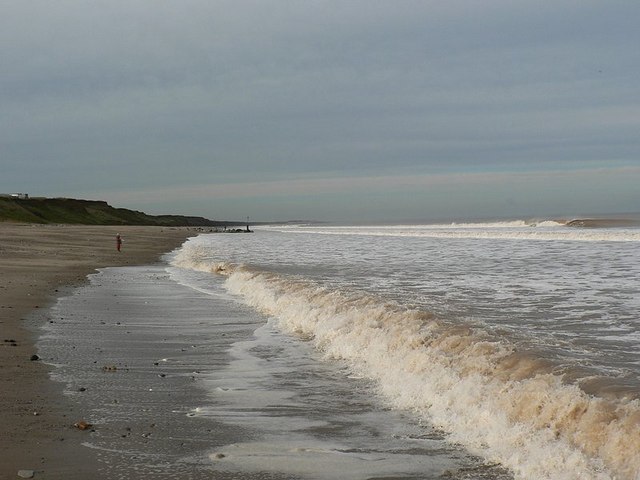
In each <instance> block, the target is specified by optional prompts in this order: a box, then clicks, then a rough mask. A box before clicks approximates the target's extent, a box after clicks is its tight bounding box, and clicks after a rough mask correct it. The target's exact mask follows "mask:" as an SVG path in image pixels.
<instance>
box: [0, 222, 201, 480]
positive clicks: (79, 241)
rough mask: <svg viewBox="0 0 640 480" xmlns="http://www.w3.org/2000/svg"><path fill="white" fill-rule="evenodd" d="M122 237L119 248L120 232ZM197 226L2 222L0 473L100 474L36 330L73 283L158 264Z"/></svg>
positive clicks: (5, 475)
mask: <svg viewBox="0 0 640 480" xmlns="http://www.w3.org/2000/svg"><path fill="white" fill-rule="evenodd" d="M117 233H120V234H121V235H122V238H123V246H122V251H121V252H118V251H117V250H116V234H117ZM196 234H197V231H195V229H187V228H170V227H129V226H126V227H123V226H118V227H116V226H70V225H18V224H8V223H3V224H0V272H1V275H2V282H1V283H0V332H1V333H0V337H1V338H0V392H1V393H0V411H1V412H2V428H1V429H0V478H2V479H4V478H16V475H17V472H18V471H19V470H34V471H36V472H39V474H38V473H37V474H38V476H40V477H41V478H69V479H73V478H87V475H88V474H90V478H97V476H96V475H97V473H96V468H95V465H94V464H93V461H94V459H93V458H92V457H91V456H92V451H91V450H89V449H86V448H79V445H80V443H81V442H82V441H83V440H84V438H83V436H82V434H83V433H84V432H81V431H79V430H77V429H76V428H74V427H73V425H74V423H76V422H78V421H80V420H82V419H81V418H79V416H80V413H81V412H78V411H77V406H75V405H74V404H72V403H71V402H69V401H68V399H66V398H65V397H64V396H63V394H62V385H61V384H58V383H56V382H52V381H50V379H49V372H50V370H51V368H50V367H49V366H47V365H45V364H44V363H43V362H41V361H38V360H32V356H33V355H36V347H35V342H36V340H37V334H36V331H35V330H36V329H37V328H39V327H40V326H41V325H42V324H43V323H44V322H46V318H44V317H43V316H42V315H38V312H39V311H45V310H46V307H48V306H50V305H51V304H52V302H53V301H54V300H55V299H56V297H57V296H59V295H62V294H63V292H64V291H65V289H68V288H69V287H73V286H78V285H82V284H83V283H85V282H86V276H87V275H88V274H90V273H92V272H95V270H96V269H97V268H102V267H107V266H123V265H141V264H153V263H155V262H157V261H158V260H159V258H160V256H161V255H162V254H163V253H166V252H169V251H171V250H173V249H175V248H176V247H178V246H180V245H181V244H182V243H183V242H184V241H185V239H187V238H188V237H192V236H195V235H196Z"/></svg>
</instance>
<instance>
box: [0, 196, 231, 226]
mask: <svg viewBox="0 0 640 480" xmlns="http://www.w3.org/2000/svg"><path fill="white" fill-rule="evenodd" d="M0 222H20V223H22V222H24V223H65V224H82V225H158V226H175V227H184V226H201V227H204V226H206V227H221V226H229V225H237V224H238V223H239V222H217V221H213V220H209V219H207V218H203V217H191V216H184V215H147V214H146V213H143V212H139V211H136V210H128V209H126V208H114V207H112V206H111V205H109V204H108V203H107V202H103V201H99V200H78V199H73V198H33V197H32V198H28V199H23V198H11V197H0Z"/></svg>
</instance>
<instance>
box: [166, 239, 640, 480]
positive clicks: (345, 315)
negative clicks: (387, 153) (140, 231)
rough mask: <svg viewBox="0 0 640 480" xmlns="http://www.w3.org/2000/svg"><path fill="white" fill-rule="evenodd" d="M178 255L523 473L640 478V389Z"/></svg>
mask: <svg viewBox="0 0 640 480" xmlns="http://www.w3.org/2000/svg"><path fill="white" fill-rule="evenodd" d="M174 264H175V265H176V266H180V267H183V268H191V269H195V270H201V271H207V272H213V273H219V274H223V275H226V276H227V280H226V287H227V288H228V290H229V291H230V292H232V293H234V294H237V295H240V296H241V297H242V298H243V299H244V301H245V302H246V303H248V304H249V305H251V306H253V307H254V308H256V309H258V310H260V311H261V312H263V313H265V314H267V315H270V316H273V317H275V318H276V319H277V321H278V323H279V326H280V328H281V329H283V330H284V331H286V332H289V333H292V334H295V335H298V336H300V337H301V338H302V339H305V340H308V341H311V342H312V343H313V344H314V346H315V347H316V348H317V349H318V350H320V351H322V352H323V353H324V355H325V356H326V357H327V358H330V359H339V360H341V361H345V362H347V363H348V364H349V365H350V366H351V368H352V369H353V370H354V371H355V372H356V373H357V374H359V375H365V376H367V377H369V378H372V379H374V380H375V381H376V382H377V385H378V387H379V391H380V394H381V395H383V396H384V398H386V399H387V400H388V401H389V402H390V403H391V404H392V405H393V406H394V407H396V408H401V409H407V410H411V411H413V412H415V413H416V414H418V415H420V416H423V417H424V418H427V419H429V421H431V422H432V423H434V424H435V425H436V426H437V427H439V428H441V429H442V430H443V431H446V432H448V433H449V435H450V438H451V440H452V441H454V442H458V443H460V444H462V445H464V446H466V447H467V448H469V449H470V450H472V451H474V452H476V453H478V454H481V455H483V456H484V457H485V458H487V459H488V460H490V461H498V462H500V463H502V464H503V465H505V466H507V467H509V468H510V469H512V470H513V472H514V473H515V475H516V477H518V478H526V479H531V478H536V479H559V478H566V479H574V478H575V479H578V478H580V479H612V478H620V479H636V478H639V475H640V457H638V456H637V455H635V454H634V452H636V453H637V452H639V451H640V430H639V427H638V425H639V424H640V403H639V402H638V400H633V399H627V398H613V399H611V398H609V399H607V398H600V397H597V396H593V395H588V394H587V393H585V392H584V391H583V390H581V389H580V388H579V386H578V385H577V384H571V383H566V382H564V381H563V378H562V377H561V375H559V374H558V373H557V372H554V366H553V365H552V364H550V363H549V362H546V361H544V360H542V359H540V358H536V357H534V356H531V355H528V354H527V353H525V352H519V351H517V350H516V349H515V347H514V346H513V345H511V344H510V343H509V342H507V341H505V340H504V339H502V338H499V337H495V336H492V335H490V334H489V333H488V332H487V331H485V330H482V329H480V328H477V327H473V326H469V325H456V324H451V323H448V322H445V321H442V320H440V319H437V318H434V317H433V316H432V315H431V314H429V313H428V312H423V311H419V310H411V309H405V308H403V307H402V306H400V305H397V304H394V303H390V302H384V301H382V300H381V299H379V298H377V297H374V296H369V295H366V294H362V293H353V292H345V291H342V290H337V289H330V288H327V287H323V286H320V285H317V284H314V283H312V282H309V281H306V280H301V279H295V278H288V277H285V276H282V275H277V274H273V273H270V272H265V271H258V270H252V269H250V268H247V267H243V266H239V265H233V264H228V263H224V262H220V263H215V262H212V261H211V258H210V251H208V250H207V249H206V248H203V247H201V246H197V245H190V244H187V245H186V246H185V247H183V250H182V251H181V252H180V253H179V254H178V255H177V256H176V258H175V260H174Z"/></svg>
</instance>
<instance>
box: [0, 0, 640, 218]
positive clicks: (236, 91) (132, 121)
mask: <svg viewBox="0 0 640 480" xmlns="http://www.w3.org/2000/svg"><path fill="white" fill-rule="evenodd" d="M639 19H640V2H638V1H637V0H630V1H616V0H607V1H604V0H601V1H589V0H575V1H566V0H553V1H545V0H535V1H534V0H529V1H517V0H509V1H506V0H505V1H502V0H468V1H455V0H450V1H445V0H440V1H427V0H424V1H409V0H389V1H377V0H366V1H349V0H342V1H311V0H309V1H302V0H300V1H288V0H272V1H253V0H251V1H248V0H246V1H245V0H232V1H214V0H206V1H205V0H202V1H199V0H176V1H161V0H137V1H136V0H126V1H119V0H107V1H88V0H82V1H80V0H78V1H71V0H56V1H51V0H44V1H31V0H15V1H14V0H0V65H1V66H2V67H1V70H0V102H1V103H0V105H1V109H0V166H1V169H0V171H1V173H0V192H16V191H19V192H28V193H30V194H31V195H44V196H67V197H78V198H93V199H104V200H107V201H108V202H109V203H111V204H113V205H115V206H120V207H127V208H135V209H140V210H144V211H146V212H149V213H155V214H159V213H181V214H194V215H203V216H206V217H209V218H214V219H241V218H245V217H246V216H251V218H255V219H261V220H281V219H292V218H296V219H299V218H304V219H318V220H338V221H345V220H360V221H373V220H392V219H394V218H396V219H412V218H413V219H428V218H457V217H473V216H478V217H487V216H515V217H522V216H537V215H539V216H544V215H548V214H560V215H574V216H577V215H582V214H593V213H607V212H615V211H618V212H625V211H640V155H639V154H640V48H639V46H640V28H639V27H638V20H639Z"/></svg>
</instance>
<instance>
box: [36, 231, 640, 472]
mask: <svg viewBox="0 0 640 480" xmlns="http://www.w3.org/2000/svg"><path fill="white" fill-rule="evenodd" d="M585 225H586V226H585ZM612 225H613V226H612ZM639 311H640V227H638V226H634V225H623V226H615V223H614V224H612V223H610V222H609V223H608V222H603V223H602V224H598V223H597V222H591V223H580V222H571V223H567V222H564V221H554V220H538V221H524V220H515V221H511V220H510V221H492V222H478V223H443V224H420V225H384V226H375V225H374V226H349V225H343V226H331V225H324V224H314V225H305V224H286V225H269V226H262V227H256V228H255V231H254V232H253V233H231V232H227V233H223V232H217V233H202V234H199V235H197V236H194V237H193V238H191V239H189V240H188V241H187V242H186V243H185V244H184V245H183V246H182V247H181V248H180V249H178V250H176V251H175V252H171V253H170V254H168V255H167V256H166V257H165V258H164V260H163V262H162V263H159V264H156V265H148V266H141V267H121V268H106V269H102V270H100V271H99V272H98V273H96V274H95V275H92V276H91V277H90V281H89V283H88V284H87V285H85V286H82V287H80V288H78V289H76V290H74V291H73V292H70V293H69V294H68V295H66V296H64V297H62V298H61V299H60V300H59V301H58V303H57V304H56V305H55V306H54V307H53V308H52V310H51V312H50V320H49V322H47V324H46V325H45V328H44V332H43V334H42V336H41V339H40V342H39V350H40V352H41V356H42V357H43V359H44V360H45V361H48V362H49V363H50V364H52V365H54V366H55V368H54V370H53V373H52V376H53V378H54V379H55V380H57V381H60V382H62V383H63V384H64V385H65V393H66V395H67V396H69V398H70V399H71V400H72V401H75V402H78V404H79V405H82V406H83V408H84V412H85V414H86V416H87V418H88V419H89V420H90V421H91V422H92V423H93V424H94V425H95V428H94V430H93V431H92V432H91V433H90V434H89V435H88V436H87V437H86V441H85V442H84V445H85V447H87V448H92V449H93V450H94V451H95V452H97V455H98V456H99V458H100V465H101V466H100V468H101V469H102V471H103V473H106V474H107V475H108V477H109V478H131V476H132V475H134V474H135V475H137V476H138V478H256V479H258V478H260V479H272V478H273V479H298V478H299V479H307V478H308V479H338V478H339V479H354V480H356V479H487V480H489V479H491V480H503V479H504V480H506V479H535V480H543V479H554V480H555V479H583V480H588V479H601V480H604V479H621V480H622V479H626V480H631V479H633V480H636V479H640V349H638V344H639V342H640V318H639V317H638V312H639Z"/></svg>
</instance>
